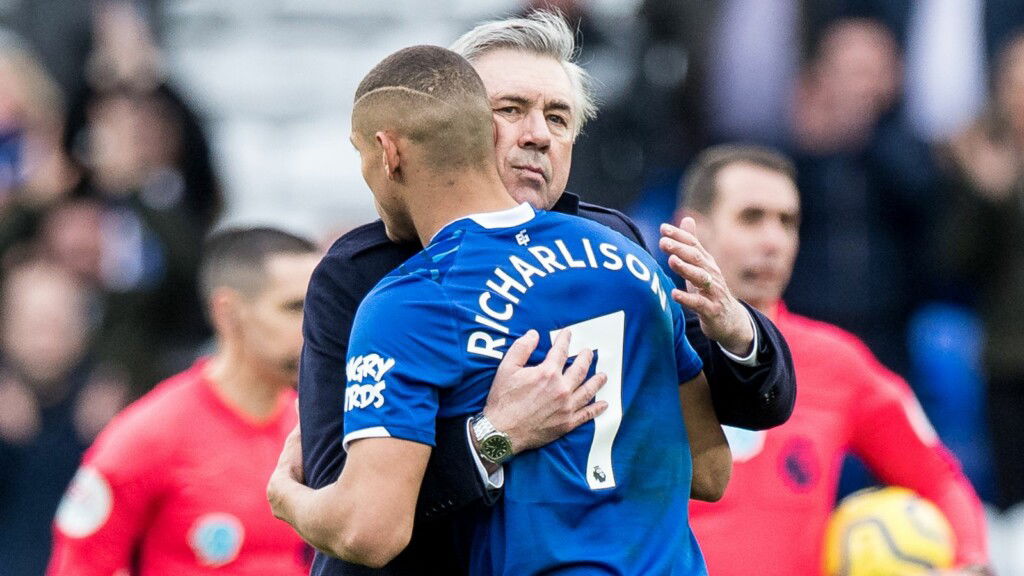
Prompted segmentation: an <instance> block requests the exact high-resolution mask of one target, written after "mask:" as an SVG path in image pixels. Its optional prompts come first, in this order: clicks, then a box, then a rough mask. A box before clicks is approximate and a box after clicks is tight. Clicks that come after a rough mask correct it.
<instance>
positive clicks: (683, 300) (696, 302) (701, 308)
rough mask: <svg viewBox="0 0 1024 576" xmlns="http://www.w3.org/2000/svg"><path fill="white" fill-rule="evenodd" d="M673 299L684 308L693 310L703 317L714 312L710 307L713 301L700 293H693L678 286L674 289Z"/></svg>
mask: <svg viewBox="0 0 1024 576" xmlns="http://www.w3.org/2000/svg"><path fill="white" fill-rule="evenodd" d="M672 299H673V300H675V301H676V302H678V303H679V305H680V306H682V307H683V308H687V309H689V310H693V311H694V312H696V313H697V315H698V316H700V317H701V318H706V317H708V316H709V315H710V314H711V312H712V311H711V309H710V306H711V301H710V300H708V299H707V298H705V297H704V296H701V295H700V294H692V293H690V292H687V291H685V290H679V289H678V288H676V289H674V290H672Z"/></svg>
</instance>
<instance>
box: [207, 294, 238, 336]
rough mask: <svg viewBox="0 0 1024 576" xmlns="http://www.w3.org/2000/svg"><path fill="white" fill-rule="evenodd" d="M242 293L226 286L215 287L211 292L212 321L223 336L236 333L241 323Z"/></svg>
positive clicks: (218, 332)
mask: <svg viewBox="0 0 1024 576" xmlns="http://www.w3.org/2000/svg"><path fill="white" fill-rule="evenodd" d="M240 305H241V294H239V293H238V292H237V291H236V290H232V289H231V288H228V287H226V286H220V287H217V288H214V289H213V292H212V293H211V294H210V302H209V303H208V306H209V307H210V323H211V324H212V325H213V329H214V331H215V332H216V333H217V334H218V335H221V336H227V335H230V334H233V333H235V332H236V331H237V330H238V325H239V312H240V310H239V307H240Z"/></svg>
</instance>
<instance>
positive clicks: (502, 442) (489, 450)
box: [480, 434, 512, 462]
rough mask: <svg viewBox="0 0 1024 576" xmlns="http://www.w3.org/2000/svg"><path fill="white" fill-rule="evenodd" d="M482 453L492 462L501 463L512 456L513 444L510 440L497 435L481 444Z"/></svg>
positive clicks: (485, 439)
mask: <svg viewBox="0 0 1024 576" xmlns="http://www.w3.org/2000/svg"><path fill="white" fill-rule="evenodd" d="M480 452H482V455H483V456H484V457H485V458H487V459H488V460H490V461H491V462H501V461H502V460H504V459H506V458H508V457H509V456H510V455H511V454H512V443H511V442H509V440H508V438H506V437H504V436H502V435H500V434H495V435H494V436H490V437H487V438H484V441H483V442H482V443H481V444H480Z"/></svg>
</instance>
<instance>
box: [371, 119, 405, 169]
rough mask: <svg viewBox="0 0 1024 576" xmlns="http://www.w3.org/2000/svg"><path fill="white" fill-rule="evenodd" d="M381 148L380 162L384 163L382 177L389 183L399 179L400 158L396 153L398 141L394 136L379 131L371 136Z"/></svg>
mask: <svg viewBox="0 0 1024 576" xmlns="http://www.w3.org/2000/svg"><path fill="white" fill-rule="evenodd" d="M373 136H374V138H376V139H377V143H378V144H380V148H381V156H382V157H381V160H382V161H383V163H384V176H385V177H386V178H387V179H388V180H391V181H395V180H398V178H400V174H399V169H400V168H401V163H402V157H401V155H399V153H398V139H397V138H396V137H395V135H394V134H390V133H388V132H384V131H380V132H377V133H376V134H374V135H373Z"/></svg>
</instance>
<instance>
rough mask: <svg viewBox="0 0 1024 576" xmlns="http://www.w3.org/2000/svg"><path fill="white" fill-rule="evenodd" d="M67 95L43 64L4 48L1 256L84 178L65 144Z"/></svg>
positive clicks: (0, 75)
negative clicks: (64, 105)
mask: <svg viewBox="0 0 1024 576" xmlns="http://www.w3.org/2000/svg"><path fill="white" fill-rule="evenodd" d="M63 110H64V107H63V97H62V94H61V91H60V89H59V87H58V86H57V84H56V83H55V82H54V81H53V80H52V79H51V78H50V76H49V75H48V74H47V73H46V71H45V69H43V67H42V66H41V65H40V64H39V63H38V61H37V60H36V59H35V58H34V57H33V56H32V55H31V54H29V53H28V52H27V51H25V50H24V49H22V48H20V47H18V46H15V45H13V44H6V45H0V258H2V257H3V256H4V255H6V254H7V253H8V252H9V251H10V250H11V249H12V248H13V247H15V246H16V245H18V244H19V243H21V242H24V241H26V240H29V239H31V237H32V236H33V235H34V233H35V230H36V227H37V225H38V223H39V220H40V218H41V217H42V216H43V215H44V214H45V213H46V211H47V210H48V209H49V208H50V207H51V206H53V205H54V204H55V203H56V202H58V201H59V200H60V199H62V198H64V197H66V196H68V195H69V194H70V193H71V191H72V189H73V187H74V186H75V184H76V183H77V182H78V179H79V175H78V172H77V171H76V170H75V169H74V167H73V165H72V164H71V162H70V161H69V159H68V157H67V156H66V155H65V154H64V151H63V148H62V146H61V133H62V131H63V126H64V125H63Z"/></svg>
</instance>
